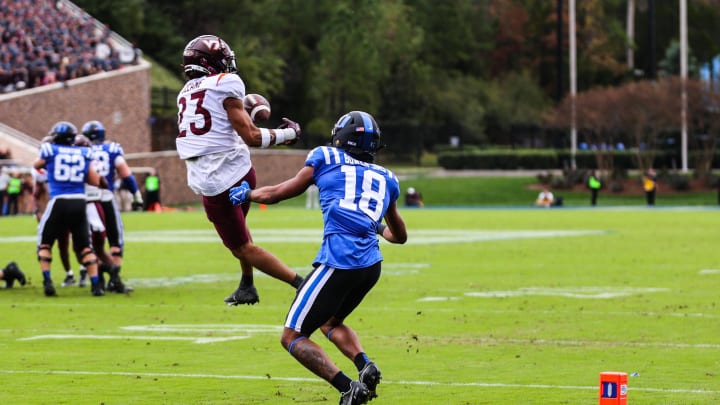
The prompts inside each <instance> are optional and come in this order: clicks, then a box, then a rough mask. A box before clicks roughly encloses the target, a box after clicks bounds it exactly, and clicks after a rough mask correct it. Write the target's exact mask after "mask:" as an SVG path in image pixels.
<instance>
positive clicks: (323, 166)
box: [230, 111, 407, 404]
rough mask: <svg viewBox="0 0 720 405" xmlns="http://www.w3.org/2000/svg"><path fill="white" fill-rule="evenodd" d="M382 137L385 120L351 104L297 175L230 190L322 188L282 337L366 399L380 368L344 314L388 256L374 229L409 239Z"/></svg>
mask: <svg viewBox="0 0 720 405" xmlns="http://www.w3.org/2000/svg"><path fill="white" fill-rule="evenodd" d="M379 141H380V128H378V126H377V123H376V122H375V119H374V118H373V117H372V116H371V115H370V114H368V113H366V112H362V111H352V112H349V113H348V114H345V115H343V116H342V117H340V119H339V120H338V121H337V123H336V124H335V127H334V128H333V130H332V139H331V146H321V147H317V148H315V149H313V150H312V151H311V152H310V153H309V154H308V157H307V159H306V160H305V166H304V167H303V168H302V169H300V171H299V172H298V173H297V174H296V175H295V177H293V178H291V179H289V180H286V181H284V182H282V183H280V184H277V185H274V186H267V187H261V188H258V189H256V190H252V189H250V187H249V185H248V184H247V183H243V184H241V185H240V186H239V187H234V188H232V189H231V191H230V200H231V201H232V202H233V203H234V204H243V203H245V202H248V201H254V202H258V203H265V204H273V203H276V202H278V201H282V200H286V199H288V198H292V197H295V196H297V195H299V194H301V193H302V192H304V191H305V190H306V189H307V188H308V187H309V186H311V185H313V184H315V185H317V187H318V188H319V190H320V207H321V209H322V213H323V222H324V232H323V240H322V244H321V246H320V250H319V252H318V254H317V256H316V257H315V259H314V260H313V267H314V270H313V271H312V272H311V273H310V274H309V275H308V276H307V278H306V279H305V282H304V283H303V285H302V286H301V287H300V290H299V291H298V293H297V295H296V297H295V300H294V301H293V303H292V305H291V307H290V310H289V311H288V314H287V318H286V319H285V328H284V330H283V335H282V339H281V343H282V345H283V347H285V348H286V349H287V350H288V351H289V352H290V354H291V355H292V356H293V357H295V359H297V360H298V361H299V362H300V363H301V364H302V365H304V366H305V367H306V368H308V369H309V370H310V371H312V372H313V373H315V374H316V375H317V376H319V377H322V378H323V379H325V380H326V381H328V382H329V383H330V384H332V385H333V386H334V387H335V388H336V389H337V390H338V391H339V392H340V393H341V399H340V403H341V404H364V403H366V402H367V401H368V400H370V399H372V398H374V397H376V396H377V393H376V388H377V385H378V383H379V382H380V370H379V369H378V367H377V366H376V365H375V363H374V362H372V361H370V360H369V358H368V356H367V355H366V354H365V351H364V349H363V348H362V346H361V344H360V341H359V340H358V337H357V334H356V333H355V331H353V330H352V329H351V328H350V327H349V326H348V325H346V324H345V323H344V321H345V318H346V317H347V316H348V315H350V314H351V313H352V311H353V310H354V309H355V308H356V307H357V306H358V305H359V304H360V302H361V301H362V300H363V298H364V297H365V295H366V294H367V293H368V292H369V291H370V289H371V288H372V287H373V286H374V285H375V283H376V282H377V281H378V279H379V278H380V266H381V263H382V260H383V257H382V255H381V253H380V247H379V241H378V237H377V235H381V236H382V237H383V238H385V239H386V240H387V241H389V242H391V243H405V241H406V240H407V230H406V229H405V222H404V221H403V219H402V216H401V215H400V213H399V212H398V208H397V200H398V198H399V197H400V184H399V181H398V179H397V177H396V176H395V174H393V173H392V172H391V171H390V170H388V169H386V168H384V167H382V166H379V165H376V164H373V160H374V157H375V153H376V152H377V150H378V149H379V148H380V144H379ZM383 219H385V223H386V224H387V225H385V224H383V223H382V220H383ZM376 234H377V235H376ZM317 329H320V330H321V331H322V333H323V334H324V335H325V336H326V337H327V338H328V339H329V340H330V341H331V342H332V343H333V344H335V346H336V347H337V348H338V349H339V350H340V351H341V352H342V353H343V354H345V355H346V356H347V357H348V358H350V359H351V360H352V361H353V362H354V363H355V366H356V367H357V369H358V372H359V378H358V380H357V381H353V380H352V379H351V378H350V377H348V376H347V375H346V374H345V373H343V372H342V371H341V370H340V369H339V368H338V367H337V366H336V365H335V364H334V363H333V362H332V360H330V358H329V357H328V355H327V353H325V351H324V350H323V349H322V348H321V347H320V346H319V345H317V344H316V343H315V342H313V341H312V340H310V336H311V335H312V333H313V332H315V331H316V330H317Z"/></svg>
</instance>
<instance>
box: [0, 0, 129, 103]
mask: <svg viewBox="0 0 720 405" xmlns="http://www.w3.org/2000/svg"><path fill="white" fill-rule="evenodd" d="M61 4H62V3H60V2H56V1H54V0H0V93H3V92H10V91H14V90H22V89H25V88H32V87H38V86H43V85H46V84H51V83H56V82H63V81H65V80H69V79H75V78H78V77H83V76H88V75H91V74H94V73H99V72H103V71H109V70H114V69H118V68H120V67H121V65H122V62H121V55H120V53H119V51H118V50H116V49H113V46H112V44H111V42H110V40H109V38H110V33H111V31H110V29H109V28H107V27H105V28H104V29H101V30H98V29H97V28H96V26H95V24H94V20H93V19H92V18H91V17H90V16H89V15H87V14H85V15H83V16H79V15H77V14H76V13H73V12H72V11H70V10H68V9H67V8H66V7H62V6H61Z"/></svg>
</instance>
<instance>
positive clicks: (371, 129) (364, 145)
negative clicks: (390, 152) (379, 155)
mask: <svg viewBox="0 0 720 405" xmlns="http://www.w3.org/2000/svg"><path fill="white" fill-rule="evenodd" d="M331 135H332V138H331V145H332V146H334V147H336V148H340V149H343V150H345V151H346V152H347V153H348V154H350V155H351V156H353V157H354V158H356V159H359V160H362V161H363V162H368V163H372V162H373V161H374V160H375V153H376V152H377V151H378V150H379V149H380V127H378V125H377V122H375V118H373V116H372V115H370V114H368V113H366V112H363V111H351V112H349V113H347V114H345V115H343V116H342V117H340V119H339V120H338V121H337V122H336V123H335V126H334V127H333V129H332V132H331Z"/></svg>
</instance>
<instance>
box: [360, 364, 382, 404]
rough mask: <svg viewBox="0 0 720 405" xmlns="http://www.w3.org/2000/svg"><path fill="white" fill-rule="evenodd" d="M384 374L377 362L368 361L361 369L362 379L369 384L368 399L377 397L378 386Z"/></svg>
mask: <svg viewBox="0 0 720 405" xmlns="http://www.w3.org/2000/svg"><path fill="white" fill-rule="evenodd" d="M381 379H382V374H381V373H380V369H379V368H377V366H376V365H375V363H373V362H372V361H371V362H368V363H367V364H366V365H365V367H363V369H362V370H360V381H362V382H363V384H365V385H367V388H368V391H369V393H368V401H372V399H373V398H377V392H376V389H377V386H378V384H380V380H381Z"/></svg>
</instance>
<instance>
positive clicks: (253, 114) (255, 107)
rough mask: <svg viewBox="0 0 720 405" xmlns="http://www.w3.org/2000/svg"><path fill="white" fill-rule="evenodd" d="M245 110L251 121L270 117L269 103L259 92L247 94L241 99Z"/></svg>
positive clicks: (264, 119)
mask: <svg viewBox="0 0 720 405" xmlns="http://www.w3.org/2000/svg"><path fill="white" fill-rule="evenodd" d="M243 106H244V107H245V111H247V113H248V114H249V115H250V118H251V119H252V120H253V122H263V121H267V120H268V119H269V118H270V103H268V101H267V99H266V98H265V97H263V96H261V95H259V94H248V95H246V96H245V98H244V99H243Z"/></svg>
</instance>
